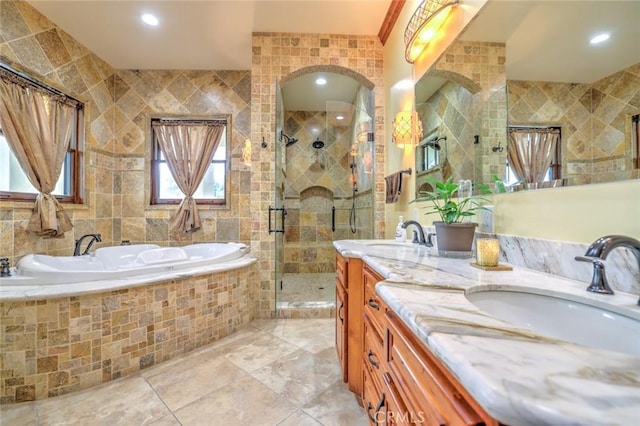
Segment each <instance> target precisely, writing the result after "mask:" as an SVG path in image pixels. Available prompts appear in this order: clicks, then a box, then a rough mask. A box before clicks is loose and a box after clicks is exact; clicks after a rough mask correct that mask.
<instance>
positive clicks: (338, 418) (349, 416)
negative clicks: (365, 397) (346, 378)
mask: <svg viewBox="0 0 640 426" xmlns="http://www.w3.org/2000/svg"><path fill="white" fill-rule="evenodd" d="M302 409H303V410H304V412H305V413H307V414H309V415H310V416H311V417H313V418H314V419H316V420H318V421H319V422H320V423H322V424H323V425H326V426H329V425H336V426H358V425H362V426H365V425H368V424H369V421H368V419H367V415H366V414H365V412H364V410H363V408H362V407H360V406H359V405H358V403H357V401H356V397H355V395H354V394H352V393H351V392H349V390H348V389H347V385H346V384H344V383H342V381H338V382H337V383H335V384H333V385H332V386H331V387H330V388H329V389H327V390H326V391H324V392H323V393H321V394H320V395H319V396H318V397H317V398H316V399H314V400H313V401H311V402H309V403H307V404H306V405H304V406H303V407H302Z"/></svg>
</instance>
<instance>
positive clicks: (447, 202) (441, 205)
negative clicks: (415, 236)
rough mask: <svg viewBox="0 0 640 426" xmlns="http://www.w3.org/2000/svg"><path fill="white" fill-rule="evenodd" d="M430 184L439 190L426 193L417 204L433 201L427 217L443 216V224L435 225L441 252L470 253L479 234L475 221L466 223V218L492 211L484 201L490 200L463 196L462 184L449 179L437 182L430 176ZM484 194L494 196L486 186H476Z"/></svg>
mask: <svg viewBox="0 0 640 426" xmlns="http://www.w3.org/2000/svg"><path fill="white" fill-rule="evenodd" d="M427 181H428V182H429V183H430V184H431V185H432V186H433V187H434V188H435V190H434V191H430V192H422V193H421V196H420V197H418V198H416V199H415V200H413V201H412V203H413V202H430V203H431V205H430V206H428V207H426V208H427V209H429V210H428V211H427V212H426V213H425V214H439V215H440V219H441V221H435V222H433V224H434V226H435V228H436V239H437V241H438V251H440V252H469V251H471V246H472V245H473V236H474V235H475V229H476V226H478V224H477V223H475V222H463V221H462V220H463V219H464V218H466V217H469V216H473V215H474V214H475V212H476V211H478V210H488V209H487V208H485V207H483V206H482V205H481V204H480V202H488V201H489V200H487V199H486V198H481V197H472V196H470V195H469V196H462V197H459V194H458V190H459V189H460V188H459V187H460V185H459V184H457V183H454V182H451V178H448V179H447V180H446V181H444V182H439V181H436V180H435V179H434V178H433V176H429V177H428V178H427ZM475 186H476V187H477V188H478V189H479V190H480V192H481V193H482V194H490V193H491V191H489V188H488V187H487V186H486V185H481V184H478V185H475Z"/></svg>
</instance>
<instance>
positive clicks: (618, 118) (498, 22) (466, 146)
mask: <svg viewBox="0 0 640 426" xmlns="http://www.w3.org/2000/svg"><path fill="white" fill-rule="evenodd" d="M637 16H640V2H624V1H613V2H587V1H556V2H533V1H523V2H514V1H508V2H489V3H488V4H487V6H486V7H485V8H484V9H483V10H482V11H481V12H480V14H479V15H478V16H477V17H476V19H475V20H474V21H473V22H472V23H471V24H470V25H469V27H468V28H467V29H466V30H465V32H464V33H463V34H462V35H461V37H460V41H459V42H457V43H454V44H453V45H452V46H450V48H449V50H448V51H447V52H445V54H444V55H443V57H442V58H441V59H440V60H439V61H438V63H436V64H435V65H434V66H433V67H432V69H430V70H429V71H427V73H426V74H425V75H424V76H423V77H422V78H421V79H420V80H419V81H418V82H417V83H416V86H415V96H416V100H415V104H416V111H418V114H419V115H420V117H421V118H422V120H423V128H424V129H425V133H424V135H423V136H425V138H424V139H423V142H424V141H425V140H427V139H428V138H429V137H432V136H431V135H432V133H434V132H435V133H437V134H438V135H440V136H447V140H446V142H445V144H444V146H443V147H442V150H441V151H440V164H439V167H437V168H436V169H433V170H432V171H430V172H429V173H436V174H438V173H439V174H440V175H441V176H435V177H436V178H437V179H438V178H440V177H445V178H446V177H448V176H451V177H452V179H453V180H454V181H457V180H459V179H471V180H473V181H474V182H483V183H491V182H492V180H491V177H492V175H495V176H497V177H499V178H500V179H501V180H508V178H509V176H508V172H507V168H506V162H507V157H508V152H509V145H510V144H509V138H508V133H507V128H508V127H509V126H518V127H527V126H530V127H559V128H560V129H561V137H560V144H559V147H560V153H559V157H558V158H559V162H558V164H557V166H556V167H557V168H558V169H559V173H560V177H561V179H559V180H558V181H556V182H554V184H555V185H576V184H589V183H598V182H605V181H612V180H622V179H630V178H638V169H637V168H635V169H634V166H633V159H634V157H637V155H638V154H637V151H636V150H637V141H634V136H633V132H634V126H637V122H636V123H633V122H632V121H633V116H634V115H637V114H639V113H640V50H639V49H638V48H637V40H639V39H640V26H638V25H637ZM577 17H579V18H580V19H577ZM598 31H600V32H608V33H609V34H610V39H609V40H607V41H605V42H603V43H602V44H601V45H591V44H590V43H589V40H590V38H591V37H592V36H594V35H595V34H596V33H598ZM501 44H504V45H503V47H502V49H503V50H502V51H501V50H500V49H501V47H500V46H501ZM482 52H486V54H483V53H482ZM495 55H497V56H498V57H497V58H494V57H493V56H495ZM494 59H497V61H498V62H497V64H498V66H497V67H494V68H496V69H499V68H500V66H499V65H500V64H503V65H504V75H503V80H502V81H504V86H505V87H500V84H501V83H500V79H495V80H493V81H492V82H491V83H490V84H487V80H486V78H483V77H480V76H479V75H480V74H481V73H482V72H483V71H484V70H485V69H488V68H491V67H492V61H493V60H494ZM455 63H466V64H468V65H466V66H467V67H468V68H467V69H470V70H471V71H470V72H469V73H467V75H470V76H471V77H473V78H471V77H470V78H471V80H472V81H467V80H469V79H468V78H464V77H460V75H457V74H456V73H451V72H449V73H448V74H447V73H443V72H442V71H443V70H451V69H453V66H452V64H455ZM443 77H446V78H443ZM456 77H458V78H456ZM492 78H493V77H492ZM474 84H478V85H479V86H480V87H475V86H474ZM491 85H493V87H491V88H490V87H489V86H491ZM483 93H484V95H483ZM421 145H422V143H421ZM421 149H422V148H421V147H420V146H419V147H418V152H417V155H416V160H417V161H421V158H422V157H421V156H420V155H421V152H420V151H421ZM418 154H419V155H418ZM417 165H418V164H416V166H417ZM417 179H418V181H417V182H416V188H417V189H418V190H419V188H420V186H421V185H422V182H421V181H420V179H423V176H422V175H420V174H419V175H418V176H417ZM511 179H512V182H513V176H511ZM545 186H547V185H543V184H539V183H537V182H536V183H533V184H529V185H520V186H518V185H514V187H515V188H518V187H520V188H526V189H533V188H536V187H545Z"/></svg>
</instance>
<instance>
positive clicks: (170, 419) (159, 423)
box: [149, 414, 182, 426]
mask: <svg viewBox="0 0 640 426" xmlns="http://www.w3.org/2000/svg"><path fill="white" fill-rule="evenodd" d="M149 426H182V425H180V422H179V421H178V419H176V417H175V416H174V415H173V414H168V415H166V416H164V417H163V418H161V419H158V420H156V421H154V422H151V423H149Z"/></svg>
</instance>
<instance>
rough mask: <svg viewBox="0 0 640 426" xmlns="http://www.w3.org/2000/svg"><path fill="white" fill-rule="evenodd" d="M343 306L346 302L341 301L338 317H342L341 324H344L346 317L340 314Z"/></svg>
mask: <svg viewBox="0 0 640 426" xmlns="http://www.w3.org/2000/svg"><path fill="white" fill-rule="evenodd" d="M342 308H344V302H340V307H339V308H338V319H340V324H344V318H343V317H342V315H340V312H342Z"/></svg>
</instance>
